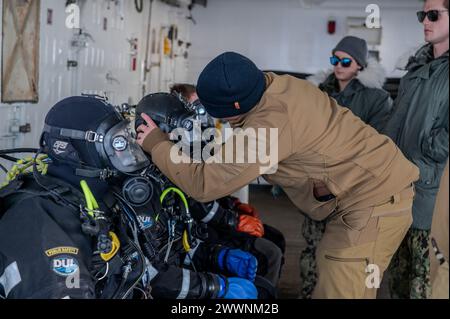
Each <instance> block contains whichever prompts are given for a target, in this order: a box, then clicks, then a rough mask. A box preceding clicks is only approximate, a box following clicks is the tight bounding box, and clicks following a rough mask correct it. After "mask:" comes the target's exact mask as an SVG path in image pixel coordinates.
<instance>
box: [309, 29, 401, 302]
mask: <svg viewBox="0 0 450 319" xmlns="http://www.w3.org/2000/svg"><path fill="white" fill-rule="evenodd" d="M330 63H331V65H332V66H333V69H330V70H328V71H321V72H319V73H317V74H315V75H313V76H311V77H309V78H308V80H309V81H310V82H312V83H314V84H315V85H317V86H318V87H319V88H320V89H321V90H322V91H324V92H326V93H327V94H328V95H329V96H331V97H333V98H334V99H335V100H336V101H337V102H338V103H339V104H340V105H342V106H345V107H347V108H349V109H350V110H351V111H352V112H353V114H355V115H356V116H358V117H359V118H360V119H361V120H362V121H364V122H365V123H366V124H369V125H370V126H372V127H373V128H375V129H376V130H377V131H380V130H381V129H382V128H383V126H384V125H385V124H386V121H387V118H388V115H389V114H390V112H391V109H392V100H391V97H390V95H389V93H388V92H386V91H385V90H383V89H382V87H383V84H384V82H385V81H386V76H385V71H384V69H383V68H382V67H381V65H380V64H379V63H378V62H377V61H376V60H375V59H369V58H368V48H367V43H366V41H365V40H363V39H360V38H357V37H353V36H347V37H345V38H343V39H342V40H341V41H340V42H339V43H338V44H337V46H336V47H335V48H334V49H333V51H332V56H331V57H330ZM325 227H326V221H315V220H313V219H311V218H309V217H307V216H305V219H304V222H303V225H302V235H303V237H304V239H305V241H306V248H305V249H304V250H303V251H302V253H301V255H300V278H301V286H302V287H301V291H300V298H304V299H309V298H311V295H312V292H313V290H314V287H315V285H316V281H317V273H316V258H315V253H316V247H317V245H318V244H319V242H320V240H321V239H322V236H323V233H324V232H325Z"/></svg>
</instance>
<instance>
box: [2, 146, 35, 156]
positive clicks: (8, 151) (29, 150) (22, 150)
mask: <svg viewBox="0 0 450 319" xmlns="http://www.w3.org/2000/svg"><path fill="white" fill-rule="evenodd" d="M38 151H39V149H37V148H11V149H6V150H0V154H1V155H4V154H16V153H37V152H38Z"/></svg>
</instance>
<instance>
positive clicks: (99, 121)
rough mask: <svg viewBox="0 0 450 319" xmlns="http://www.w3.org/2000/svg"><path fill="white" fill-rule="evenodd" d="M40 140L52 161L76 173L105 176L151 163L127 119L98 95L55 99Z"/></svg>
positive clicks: (87, 175) (128, 171) (125, 172)
mask: <svg viewBox="0 0 450 319" xmlns="http://www.w3.org/2000/svg"><path fill="white" fill-rule="evenodd" d="M40 143H41V147H42V148H43V151H44V152H45V153H47V154H48V155H49V157H50V158H51V159H52V160H53V161H55V162H56V163H58V162H61V163H64V164H67V165H69V166H71V167H74V168H75V169H76V174H77V175H79V176H85V177H100V178H107V177H111V176H115V175H117V174H118V173H124V174H129V173H134V172H136V171H139V170H141V169H143V168H145V167H147V166H148V165H150V161H149V160H148V158H147V156H146V155H145V153H144V152H143V151H142V149H141V148H140V146H139V145H138V144H137V143H136V141H135V139H134V137H133V134H132V128H131V126H130V122H129V121H128V120H126V119H124V118H123V117H122V115H121V114H120V113H119V112H118V111H117V110H116V109H115V108H114V107H113V106H112V105H111V104H109V103H108V102H107V101H106V100H105V99H102V98H99V97H93V96H74V97H69V98H66V99H64V100H62V101H60V102H58V103H56V104H55V106H53V107H52V109H51V110H50V111H49V112H48V114H47V116H46V118H45V126H44V130H43V133H42V136H41V142H40Z"/></svg>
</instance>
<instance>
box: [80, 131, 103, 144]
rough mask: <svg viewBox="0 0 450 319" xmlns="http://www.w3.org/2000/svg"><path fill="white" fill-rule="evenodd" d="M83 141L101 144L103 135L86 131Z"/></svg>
mask: <svg viewBox="0 0 450 319" xmlns="http://www.w3.org/2000/svg"><path fill="white" fill-rule="evenodd" d="M84 139H85V140H86V141H88V142H90V143H95V142H100V143H103V135H100V134H98V133H97V132H94V131H87V132H86V135H85V136H84Z"/></svg>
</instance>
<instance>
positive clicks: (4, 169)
mask: <svg viewBox="0 0 450 319" xmlns="http://www.w3.org/2000/svg"><path fill="white" fill-rule="evenodd" d="M0 169H1V170H2V171H4V172H5V174H8V170H7V169H6V167H5V166H3V165H2V164H1V163H0Z"/></svg>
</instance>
